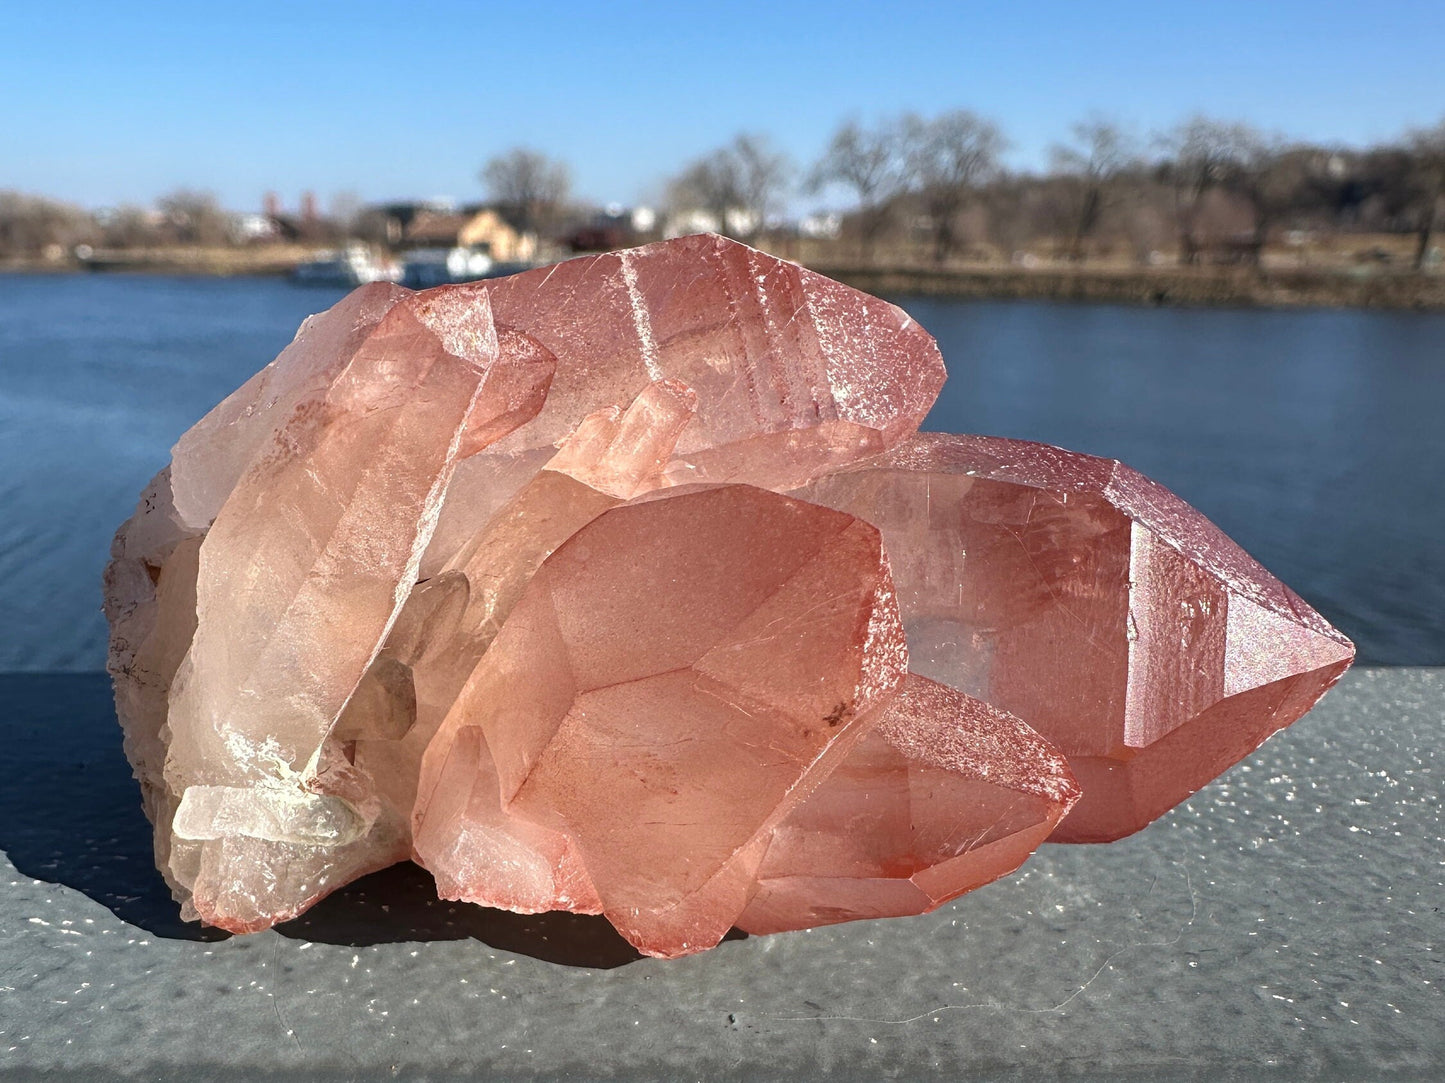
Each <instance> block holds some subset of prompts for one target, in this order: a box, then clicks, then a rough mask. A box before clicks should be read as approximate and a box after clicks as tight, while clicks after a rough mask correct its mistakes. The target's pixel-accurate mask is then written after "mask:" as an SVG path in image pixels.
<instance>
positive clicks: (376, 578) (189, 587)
mask: <svg viewBox="0 0 1445 1083" xmlns="http://www.w3.org/2000/svg"><path fill="white" fill-rule="evenodd" d="M550 374H551V373H550V366H548V365H547V364H546V363H545V360H543V361H539V359H538V355H537V354H536V352H535V350H528V351H527V355H526V357H525V358H523V359H521V360H520V361H519V362H518V363H516V364H515V365H514V364H511V363H510V362H509V356H508V355H504V354H503V353H502V352H501V350H500V348H499V343H498V337H497V333H496V330H495V326H494V324H493V321H492V316H491V311H490V308H489V307H488V305H487V304H486V302H485V298H482V299H481V300H480V301H479V302H478V303H477V304H475V305H473V306H472V307H471V308H470V309H469V310H467V311H465V312H460V311H446V310H441V309H439V308H438V307H437V306H436V305H435V303H434V302H433V301H432V300H431V299H429V298H427V297H425V296H421V295H414V294H410V293H409V292H408V291H404V290H398V289H396V288H394V287H389V286H378V287H368V288H365V289H362V290H359V291H357V292H356V293H354V294H352V295H351V296H350V297H348V298H346V299H345V300H343V301H342V302H341V303H340V304H338V305H337V306H335V307H334V308H332V309H331V310H329V311H328V312H326V313H323V314H322V315H320V316H317V317H313V318H312V319H311V320H308V321H307V323H306V324H305V325H304V326H303V327H302V329H301V332H300V333H299V334H298V336H297V339H296V341H295V342H294V343H292V345H291V346H290V347H288V348H287V350H286V351H284V352H283V353H282V354H281V356H280V357H279V358H277V360H276V361H275V362H273V363H272V364H271V365H270V366H268V367H267V368H266V369H264V370H262V372H261V373H259V374H258V375H257V376H256V377H255V378H253V379H252V380H251V381H249V382H248V383H247V384H245V385H244V386H243V387H241V388H240V389H239V390H238V391H237V392H236V393H235V394H233V395H232V396H230V397H229V398H228V399H227V400H226V401H225V402H223V403H221V404H220V405H219V406H218V407H216V409H215V410H213V411H212V412H211V413H210V414H208V415H207V416H206V418H204V419H202V421H201V422H199V423H198V424H197V425H196V427H195V428H193V429H192V430H191V431H190V432H189V433H187V434H186V435H185V436H184V437H182V439H181V440H180V442H178V444H177V445H176V448H175V450H174V455H173V460H172V464H171V467H170V468H169V469H168V470H167V471H163V472H162V474H160V475H159V476H158V477H157V478H156V479H155V481H153V482H152V485H151V488H150V489H149V490H148V491H147V493H146V494H145V496H144V497H143V498H142V501H141V505H140V507H139V508H138V509H137V512H136V515H135V516H134V517H133V518H132V519H131V520H130V521H128V522H127V523H126V524H125V525H124V526H122V527H121V529H120V531H119V533H118V534H117V537H116V541H115V544H114V546H113V561H112V564H111V567H110V568H109V569H108V571H107V612H108V613H109V615H110V618H111V622H112V639H111V658H110V669H111V672H112V674H113V675H114V678H115V684H116V701H117V708H118V712H119V714H120V718H121V722H122V725H123V726H124V727H125V730H126V744H127V752H128V754H130V756H131V758H132V762H133V763H134V765H135V767H136V771H137V774H138V776H139V777H140V779H141V782H142V792H143V794H144V803H145V807H146V811H147V813H148V814H149V815H150V816H151V819H152V821H153V823H154V825H155V828H156V838H157V860H158V863H159V864H160V865H161V867H162V869H163V871H164V872H165V873H166V875H167V879H168V880H169V882H170V883H171V886H172V888H173V890H174V891H175V892H176V894H177V896H178V897H179V898H180V899H181V900H182V902H183V904H184V906H183V909H184V911H185V912H186V913H187V914H188V915H191V916H199V917H201V918H203V919H204V920H206V921H207V922H209V923H211V924H214V925H219V926H221V927H223V928H227V929H231V930H233V931H251V930H254V929H257V928H264V927H266V926H267V925H270V924H273V923H274V922H276V921H279V920H284V919H285V918H287V917H291V916H294V915H295V914H297V913H299V912H300V911H301V910H303V909H305V908H306V907H307V906H309V905H310V904H311V903H313V902H314V901H315V900H316V899H318V898H320V897H321V896H322V895H324V894H326V893H327V892H328V891H330V890H332V889H334V888H335V887H336V886H339V884H341V883H345V882H347V881H348V880H350V879H354V878H355V877H356V876H357V875H360V874H362V873H364V872H366V871H370V870H371V869H374V868H379V867H382V866H384V865H387V864H391V863H392V862H394V861H396V860H399V859H401V858H403V857H405V856H406V854H407V852H408V840H407V832H406V818H405V817H404V816H398V815H396V814H394V813H393V814H390V815H387V814H386V813H387V810H386V809H385V807H384V806H383V805H382V803H381V802H380V801H379V800H378V799H377V797H376V794H375V784H374V781H373V780H372V779H370V778H369V777H367V776H366V775H365V774H364V773H363V772H360V771H358V770H357V769H356V767H355V765H354V764H353V763H352V762H351V761H350V759H349V758H348V756H347V755H346V754H345V750H344V749H340V748H337V747H335V746H333V745H332V744H330V743H329V742H328V736H329V734H330V732H331V731H332V729H333V727H334V726H335V725H336V724H337V722H338V720H339V719H340V717H341V715H342V714H343V712H344V710H345V708H346V707H347V705H348V703H349V702H350V700H351V698H352V694H353V692H355V691H356V690H357V688H358V685H360V684H361V682H362V678H363V676H364V675H365V674H366V673H367V672H368V670H369V669H370V668H371V664H372V661H373V659H374V657H375V656H376V655H377V653H378V651H379V649H380V647H381V645H382V643H383V642H384V641H385V639H386V637H387V634H388V631H389V630H390V628H391V627H392V625H393V623H394V622H395V621H396V620H397V618H398V616H399V614H400V611H401V609H402V606H403V603H404V601H405V600H406V598H407V596H408V594H409V593H410V592H411V589H412V586H413V584H414V583H415V581H416V578H417V568H418V565H419V563H420V560H421V557H422V554H423V553H424V552H425V549H426V546H427V544H428V542H429V541H430V538H431V535H432V532H433V530H434V528H435V524H436V520H437V517H438V515H439V513H440V509H441V504H442V501H443V499H444V497H445V494H446V490H447V486H448V483H449V482H450V480H451V476H452V473H453V472H454V470H455V468H456V464H457V462H458V461H459V456H460V451H461V448H462V447H463V446H464V444H466V443H467V442H468V441H472V442H476V441H477V440H479V439H480V438H481V437H480V436H479V434H485V433H487V432H490V433H492V434H493V435H494V436H499V435H501V434H502V433H503V431H505V429H506V425H507V424H508V423H521V422H522V421H524V420H525V419H526V418H527V417H528V416H529V414H534V413H535V412H536V411H537V410H538V409H540V407H541V403H542V400H543V397H544V396H545V394H546V386H547V381H548V380H549V379H550ZM493 377H495V378H496V386H492V384H493ZM226 855H233V856H232V857H227V856H226ZM234 855H246V856H245V857H244V858H236V857H235V856H234Z"/></svg>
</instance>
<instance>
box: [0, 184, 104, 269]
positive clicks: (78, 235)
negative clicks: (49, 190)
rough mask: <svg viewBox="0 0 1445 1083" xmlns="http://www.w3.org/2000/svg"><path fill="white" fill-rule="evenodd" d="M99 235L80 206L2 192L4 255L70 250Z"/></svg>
mask: <svg viewBox="0 0 1445 1083" xmlns="http://www.w3.org/2000/svg"><path fill="white" fill-rule="evenodd" d="M94 235H95V224H94V220H93V219H92V218H91V217H90V215H88V214H86V213H85V211H83V210H81V209H80V208H79V207H75V206H71V205H70V204H68V203H61V202H60V201H58V200H54V199H46V198H45V197H43V196H29V195H24V194H22V193H20V192H12V191H0V256H36V255H40V254H41V253H43V252H45V250H46V249H47V248H51V247H58V248H60V249H68V248H71V247H73V246H74V245H75V244H77V243H78V242H80V241H83V240H89V239H92V238H93V237H94Z"/></svg>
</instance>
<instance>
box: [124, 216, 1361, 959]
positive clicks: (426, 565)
mask: <svg viewBox="0 0 1445 1083" xmlns="http://www.w3.org/2000/svg"><path fill="white" fill-rule="evenodd" d="M943 378H944V370H943V362H942V359H941V358H940V356H939V354H938V351H937V348H936V347H935V345H934V343H933V340H932V339H931V338H930V337H929V335H928V334H927V333H926V332H925V331H923V329H922V328H920V327H919V326H918V325H917V324H916V323H914V322H913V321H912V320H911V319H909V317H908V316H907V315H906V314H905V313H903V312H902V311H901V310H899V309H898V308H895V307H894V306H892V305H890V304H887V303H885V302H883V301H880V300H877V299H875V298H872V297H869V296H866V295H864V294H862V293H859V292H857V291H854V290H852V289H849V288H847V287H845V286H842V285H840V284H838V283H836V282H832V281H830V280H828V279H826V278H823V277H821V276H819V275H817V274H814V273H812V272H810V271H807V270H803V269H801V268H799V267H796V266H794V265H792V264H789V263H786V262H783V261H781V260H777V259H774V258H772V257H769V256H766V255H764V254H762V253H760V252H756V251H754V250H752V249H749V248H747V247H745V246H743V245H740V244H736V243H734V242H732V241H728V240H724V239H722V238H719V237H713V236H698V237H687V238H682V239H679V240H676V241H669V242H665V243H662V244H657V245H651V246H648V247H645V248H639V249H634V250H630V251H625V252H618V253H613V254H610V255H603V256H596V257H589V258H586V259H580V260H574V261H572V262H569V263H563V264H560V265H558V266H555V267H550V268H545V269H541V270H537V271H531V272H527V273H525V274H521V275H517V276H514V277H511V278H505V279H500V280H496V281H493V282H489V283H485V284H476V285H465V286H447V287H441V288H439V289H435V290H430V291H427V292H424V293H412V292H410V291H408V290H405V289H401V288H399V287H395V286H388V285H375V286H367V287H363V288H362V289H359V290H357V291H356V292H355V293H353V294H351V295H350V296H349V297H347V298H346V299H345V300H343V301H341V302H340V303H339V304H338V305H336V306H335V307H334V308H332V309H330V310H329V311H327V312H325V313H323V314H321V315H319V316H315V317H313V318H311V319H310V320H308V321H306V323H305V324H304V325H303V326H302V328H301V330H300V332H299V333H298V334H297V336H296V339H295V341H294V342H293V343H292V344H291V345H290V346H289V347H287V349H286V350H285V351H284V352H283V353H282V354H281V355H280V356H279V357H278V358H277V359H276V360H275V361H274V362H272V363H271V364H270V365H269V366H267V367H266V368H265V369H263V370H262V371H261V372H259V373H257V375H256V376H254V377H253V378H252V379H251V380H250V381H248V382H247V383H246V384H245V385H243V386H242V387H241V388H240V389H239V390H237V391H236V392H235V393H234V394H232V395H231V396H230V397H229V398H227V399H226V400H225V401H224V402H222V403H221V404H220V405H219V406H217V407H216V408H215V409H214V410H212V411H211V412H210V413H209V414H208V415H206V417H204V418H203V419H202V420H201V421H200V422H198V423H197V424H196V426H195V427H194V428H192V429H191V430H190V431H189V432H187V433H186V434H185V435H184V436H183V437H182V438H181V439H180V441H179V442H178V443H177V444H176V446H175V448H174V452H173V457H172V462H171V465H170V466H169V467H168V468H167V469H166V470H163V471H162V472H161V473H160V474H159V475H157V477H156V478H155V479H154V480H153V481H152V482H151V484H150V486H149V488H148V489H147V490H146V492H145V493H144V495H143V496H142V498H141V502H140V506H139V507H138V509H137V511H136V513H135V515H134V516H133V517H132V518H131V519H130V520H129V521H127V522H126V523H125V524H124V525H123V526H122V527H121V528H120V531H119V532H118V534H117V535H116V539H115V543H114V546H113V559H112V562H111V564H110V566H109V568H108V570H107V573H106V612H107V615H108V617H109V619H110V622H111V653H110V670H111V673H112V675H113V677H114V681H115V691H116V704H117V709H118V712H119V716H120V720H121V723H122V725H123V726H124V729H125V748H126V753H127V755H128V756H129V758H130V760H131V763H132V764H133V765H134V767H135V772H136V776H137V778H138V779H139V781H140V784H141V790H142V795H143V801H144V806H145V810H146V813H147V815H148V816H149V817H150V819H151V822H152V823H153V824H154V826H155V840H156V861H157V864H158V866H159V867H160V869H161V871H162V873H163V874H164V875H165V877H166V879H167V881H168V882H169V883H170V885H171V887H172V889H173V891H174V892H175V895H176V897H177V899H178V900H179V901H180V902H181V904H182V908H183V912H184V913H185V914H186V916H188V917H190V918H199V919H200V920H202V921H204V922H207V923H209V924H212V925H217V926H220V927H222V928H225V929H229V930H232V931H234V932H249V931H255V930H258V929H263V928H266V927H268V926H271V925H273V924H275V923H277V922H280V921H285V920H287V919H288V918H291V917H294V916H296V915H297V914H299V913H301V912H302V911H303V910H305V909H306V908H307V907H309V906H311V905H312V904H313V903H315V902H316V901H317V900H318V899H320V898H322V897H323V896H324V895H326V894H327V893H328V892H330V891H333V890H335V889H336V888H337V887H339V886H341V885H343V884H345V883H347V882H349V881H351V880H354V879H355V878H357V877H359V876H361V875H363V874H365V873H368V872H371V871H373V870H376V869H380V868H382V867H384V866H387V865H390V864H393V863H395V862H398V861H403V860H406V859H413V860H415V861H417V862H419V863H420V864H422V865H423V866H425V867H426V868H427V869H429V870H430V871H431V872H432V874H433V875H434V876H435V878H436V882H437V886H438V891H439V893H440V894H441V895H442V896H443V897H445V898H450V899H464V900H468V901H471V902H476V903H481V904H484V905H487V906H496V907H504V908H507V909H511V910H516V911H523V912H537V911H542V910H549V909H567V910H572V911H577V912H583V913H601V914H605V915H606V917H607V919H608V920H609V921H610V922H611V923H612V924H613V925H614V926H616V928H617V929H618V930H619V931H620V932H621V933H622V935H624V936H625V937H626V938H627V939H628V940H629V941H630V942H631V943H633V944H634V945H635V946H636V947H637V948H638V949H639V950H641V951H643V952H645V953H647V954H651V955H658V956H676V955H683V954H687V953H690V952H695V951H699V950H702V949H705V948H708V947H711V946H712V945H714V944H716V943H717V942H718V941H719V940H720V939H721V938H722V936H723V935H724V934H725V933H727V931H728V930H729V929H730V928H732V927H734V926H736V927H739V928H741V929H743V930H746V931H748V932H751V933H770V932H778V931H782V930H788V929H799V928H807V927H811V926H816V925H822V924H828V923H831V922H839V921H848V920H852V919H856V918H872V917H883V916H892V915H904V914H914V913H920V912H923V911H926V910H929V909H932V908H934V907H936V906H938V905H940V904H941V903H943V902H945V901H947V900H949V899H952V898H954V897H956V896H958V895H960V894H962V893H964V892H966V891H970V890H972V889H973V888H976V887H979V886H981V885H983V884H986V883H988V882H989V881H991V880H994V879H997V878H998V877H1000V876H1003V875H1005V874H1007V873H1009V872H1011V871H1012V870H1013V869H1015V868H1017V867H1018V866H1019V864H1020V863H1021V862H1023V861H1024V860H1025V859H1026V858H1027V857H1028V856H1029V854H1031V853H1032V852H1033V851H1034V849H1035V848H1036V847H1037V846H1038V845H1039V844H1040V843H1041V842H1043V841H1044V840H1045V839H1047V838H1053V839H1055V840H1060V841H1105V840H1110V839H1116V838H1119V837H1120V836H1123V835H1127V834H1129V833H1131V832H1133V831H1136V830H1138V829H1139V828H1141V827H1143V826H1144V825H1145V824H1147V823H1149V822H1150V821H1151V820H1153V819H1155V818H1156V817H1158V816H1160V815H1161V814H1162V813H1164V812H1165V811H1167V810H1168V809H1170V808H1171V807H1173V806H1174V805H1175V804H1177V803H1178V802H1179V801H1181V800H1183V799H1184V798H1185V797H1187V796H1188V795H1189V794H1191V793H1192V792H1194V790H1196V789H1197V788H1199V787H1200V786H1202V785H1203V784H1205V783H1206V782H1207V781H1209V780H1210V779H1211V778H1213V777H1215V776H1216V775H1218V774H1219V773H1220V772H1221V771H1223V770H1224V769H1225V768H1227V767H1228V766H1229V765H1230V764H1232V763H1234V762H1236V761H1237V760H1239V759H1240V758H1242V757H1243V756H1245V755H1247V754H1248V753H1249V752H1250V751H1252V750H1253V749H1254V748H1255V747H1257V746H1258V745H1259V743H1260V742H1261V741H1263V740H1264V739H1265V738H1266V737H1267V736H1269V735H1270V734H1271V733H1273V732H1274V731H1275V730H1277V729H1279V728H1281V727H1283V726H1285V725H1288V724H1289V723H1290V722H1291V721H1293V720H1294V719H1296V718H1298V717H1299V716H1300V715H1301V714H1303V713H1304V712H1305V711H1306V710H1308V709H1309V708H1310V706H1312V705H1313V704H1314V703H1315V701H1316V700H1317V699H1318V698H1319V697H1320V696H1321V695H1322V694H1323V693H1324V691H1325V690H1326V689H1327V688H1328V687H1329V686H1330V685H1331V684H1332V683H1333V682H1334V681H1335V680H1337V679H1338V678H1339V676H1340V674H1341V673H1342V672H1343V671H1344V670H1345V668H1346V667H1347V666H1348V665H1349V664H1350V661H1351V659H1352V657H1353V648H1352V646H1351V644H1350V643H1349V641H1348V640H1347V639H1345V638H1344V637H1343V636H1341V635H1340V634H1339V633H1338V632H1337V631H1335V630H1334V629H1333V628H1332V627H1330V625H1329V624H1328V623H1326V622H1325V621H1324V620H1323V619H1322V618H1321V617H1320V616H1319V615H1318V614H1317V613H1315V612H1314V610H1312V609H1311V608H1310V607H1309V606H1307V605H1306V604H1305V603H1304V602H1302V601H1301V600H1300V599H1299V598H1298V597H1297V596H1296V595H1294V594H1293V593H1292V592H1291V591H1290V590H1289V589H1288V588H1286V587H1285V586H1284V585H1283V584H1281V583H1280V582H1278V581H1277V580H1275V579H1274V578H1272V577H1271V576H1270V575H1269V574H1268V573H1267V572H1265V571H1264V569H1263V568H1261V567H1260V566H1259V565H1258V564H1256V563H1255V562H1254V561H1253V560H1251V559H1250V558H1249V557H1248V556H1247V555H1246V554H1245V553H1244V552H1243V551H1241V550H1240V549H1239V548H1238V547H1237V546H1236V545H1234V544H1233V543H1232V542H1231V541H1229V539H1228V538H1226V537H1225V536H1224V535H1223V534H1221V533H1220V532H1219V530H1218V529H1217V528H1215V527H1214V526H1213V525H1212V524H1210V523H1209V522H1208V521H1207V520H1205V519H1204V518H1203V517H1202V516H1201V515H1199V513H1197V512H1196V511H1194V510H1193V509H1191V508H1190V507H1188V506H1187V505H1185V504H1184V503H1183V502H1181V501H1180V500H1179V499H1178V498H1177V497H1175V496H1173V495H1172V494H1170V493H1169V492H1167V491H1166V490H1164V489H1163V488H1161V487H1160V486H1158V485H1156V484H1154V483H1153V482H1151V481H1149V480H1148V479H1146V478H1144V477H1142V476H1140V475H1139V474H1137V473H1135V472H1134V471H1132V470H1129V469H1128V468H1127V467H1124V466H1121V465H1120V464H1118V463H1116V462H1112V461H1108V460H1101V459H1097V458H1092V457H1090V456H1086V455H1079V454H1075V453H1072V452H1068V451H1062V450H1060V449H1058V448H1052V447H1046V446H1043V445H1039V444H1030V443H1024V442H1021V441H1016V440H1003V439H996V438H989V437H981V436H952V435H943V434H932V433H928V434H922V433H918V432H917V431H916V430H917V428H918V425H919V423H920V422H921V421H922V419H923V417H924V415H925V414H926V413H927V412H928V409H929V407H930V406H931V405H932V403H933V401H934V398H935V397H936V396H937V394H938V391H939V388H940V387H941V385H942V383H943Z"/></svg>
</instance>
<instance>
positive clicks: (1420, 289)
mask: <svg viewBox="0 0 1445 1083" xmlns="http://www.w3.org/2000/svg"><path fill="white" fill-rule="evenodd" d="M311 256H312V252H311V251H310V250H309V249H302V248H300V247H299V246H298V247H292V246H284V247H282V246H269V247H266V248H260V249H200V248H184V249H151V250H139V251H134V252H111V253H97V254H96V258H94V259H92V260H91V261H90V262H89V263H88V264H85V265H80V264H75V263H51V262H45V261H0V272H3V271H9V272H20V273H54V274H64V273H82V272H91V273H116V272H125V273H141V274H170V275H202V276H211V277H231V276H240V275H285V274H289V273H290V272H291V270H292V269H293V268H294V267H295V266H296V265H297V264H298V263H300V262H301V261H303V260H305V259H308V258H310V257H311ZM808 265H809V266H811V267H812V268H813V269H814V270H816V271H818V272H819V273H821V274H825V275H828V276H829V277H831V278H836V279H838V280H839V281H841V282H845V283H847V284H848V285H850V286H854V287H855V288H857V289H861V290H865V291H867V292H869V293H876V294H922V295H925V296H934V297H955V298H959V299H966V300H979V301H984V300H994V301H1004V300H1038V301H1079V302H1094V303H1107V304H1127V305H1146V306H1164V305H1181V306H1195V307H1220V308H1230V307H1236V308H1238V307H1251V308H1252V307H1322V308H1373V309H1393V310H1404V311H1412V310H1413V311H1445V273H1441V272H1435V273H1424V274H1419V273H1410V272H1405V271H1398V270H1390V269H1384V268H1360V269H1357V270H1324V269H1307V268H1298V269H1296V268H1268V267H1267V268H1264V269H1254V268H1243V267H1198V268H1190V267H1168V266H1165V267H1099V266H1087V265H1085V266H1081V267H1059V266H1046V267H1019V266H1003V265H998V264H973V265H965V266H955V267H944V268H935V267H891V268H890V267H871V266H863V265H859V264H856V263H854V264H838V263H833V262H831V261H811V262H809V263H808Z"/></svg>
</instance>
